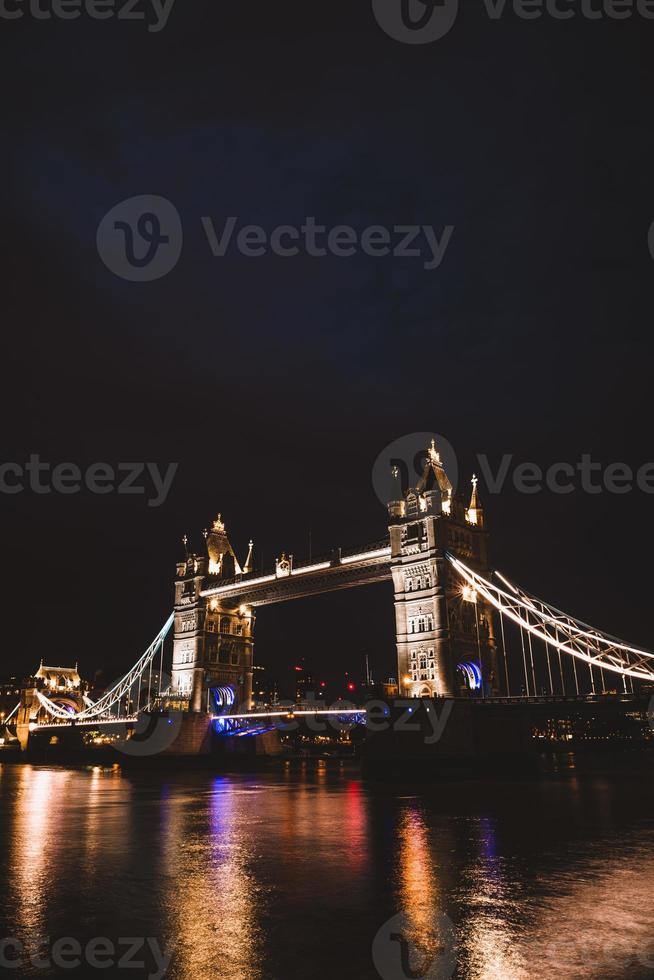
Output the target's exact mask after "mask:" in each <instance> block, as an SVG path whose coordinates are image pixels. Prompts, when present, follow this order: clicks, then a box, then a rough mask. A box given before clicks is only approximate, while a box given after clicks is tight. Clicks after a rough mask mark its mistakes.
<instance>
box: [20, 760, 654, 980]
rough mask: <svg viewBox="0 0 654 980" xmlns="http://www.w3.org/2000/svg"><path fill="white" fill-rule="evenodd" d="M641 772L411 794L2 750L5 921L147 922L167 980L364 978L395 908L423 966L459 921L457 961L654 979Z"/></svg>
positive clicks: (487, 973)
mask: <svg viewBox="0 0 654 980" xmlns="http://www.w3.org/2000/svg"><path fill="white" fill-rule="evenodd" d="M651 784H652V780H651V779H650V777H649V775H646V774H643V773H635V774H634V775H633V776H629V777H621V778H617V777H613V778H611V777H607V776H603V777H601V778H598V777H595V778H593V777H585V778H584V777H581V776H579V775H578V774H574V775H565V776H561V777H558V778H556V779H551V780H543V781H540V782H538V781H534V782H524V783H518V782H508V781H507V782H506V783H496V784H493V783H490V782H486V783H485V782H480V783H477V784H474V783H450V784H443V785H438V786H431V787H423V788H421V789H420V790H419V791H415V790H414V791H411V792H409V793H407V792H406V790H403V791H398V790H394V789H393V788H391V787H383V786H381V787H380V786H377V787H375V786H371V785H369V784H366V783H364V782H362V781H360V779H359V778H358V777H357V776H356V774H355V773H353V772H348V771H347V770H345V769H337V770H333V769H329V768H326V767H324V766H322V767H320V769H318V770H316V769H313V768H312V767H311V766H305V767H304V768H303V769H301V770H299V771H298V770H291V769H287V770H285V771H282V772H280V773H278V774H274V775H273V774H269V775H255V776H216V775H212V774H208V773H200V772H189V773H181V772H176V773H170V774H157V773H131V774H126V773H121V772H120V771H114V772H110V771H98V770H96V771H87V770H59V769H48V768H32V767H27V766H22V767H11V766H4V767H0V822H1V827H2V841H3V847H2V848H1V849H0V872H1V874H2V881H3V902H2V906H1V907H0V916H1V917H2V918H3V920H4V921H3V923H2V935H3V936H19V937H21V938H23V940H24V941H25V942H28V941H29V937H34V936H50V937H53V939H54V938H57V937H62V936H73V937H76V938H78V939H80V941H82V942H84V941H87V940H88V939H89V938H91V937H92V936H99V935H102V936H109V937H113V938H114V939H116V940H117V939H118V938H119V937H121V936H137V935H141V936H144V937H146V936H153V937H157V939H158V940H159V942H160V944H161V946H162V947H166V948H169V949H171V950H172V951H173V953H174V956H173V962H172V965H171V968H170V970H169V974H168V975H169V976H170V977H171V978H175V980H177V978H179V980H181V978H184V980H186V978H189V980H195V978H198V980H199V978H204V977H207V976H211V975H220V976H227V977H230V978H234V980H269V978H274V980H279V978H282V977H284V978H286V977H291V978H295V977H297V978H304V977H308V976H311V977H325V978H327V977H329V978H338V977H357V978H362V977H363V978H366V977H375V976H377V973H376V971H375V969H374V967H373V963H372V957H371V946H372V942H373V938H374V936H375V934H376V933H377V931H378V930H379V929H380V927H381V926H382V924H383V923H384V922H385V921H386V920H388V919H390V918H391V917H393V916H394V915H396V914H397V913H399V912H403V913H404V914H405V922H406V938H407V940H408V941H409V943H410V944H412V948H413V949H414V952H415V951H417V953H418V954H419V959H418V960H417V961H418V962H421V963H425V962H428V961H429V956H430V955H433V954H434V950H435V949H436V946H437V941H436V938H437V937H435V933H434V921H435V919H438V917H439V916H443V915H445V916H448V917H449V918H450V919H451V920H452V922H453V923H454V929H455V936H456V953H457V960H458V967H457V972H456V976H458V977H465V978H471V980H491V978H493V980H494V978H497V980H511V978H515V980H523V978H531V977H547V976H554V975H557V976H560V977H566V978H570V980H591V978H599V980H614V978H619V977H635V978H641V977H642V978H645V977H651V976H654V903H653V902H652V899H651V895H652V891H653V889H654V846H653V845H654V808H653V807H652V804H653V803H654V792H653V789H652V785H651ZM441 938H442V937H441ZM425 956H427V960H425ZM75 972H76V971H71V970H68V971H66V974H67V975H69V974H71V973H75ZM49 973H50V971H47V970H43V969H41V970H39V971H38V973H33V974H30V973H29V969H27V970H26V971H25V972H24V974H21V975H26V976H27V975H38V976H47V975H49ZM123 973H124V971H123ZM51 975H54V974H53V973H52V974H51ZM84 975H85V976H86V975H90V974H89V973H88V971H87V974H84ZM110 975H111V974H110V973H107V972H104V976H110Z"/></svg>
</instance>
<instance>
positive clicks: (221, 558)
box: [172, 514, 254, 711]
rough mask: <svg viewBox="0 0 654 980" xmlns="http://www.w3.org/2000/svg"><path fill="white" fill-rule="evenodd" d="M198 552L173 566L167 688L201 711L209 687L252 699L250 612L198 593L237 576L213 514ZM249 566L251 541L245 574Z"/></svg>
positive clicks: (245, 703)
mask: <svg viewBox="0 0 654 980" xmlns="http://www.w3.org/2000/svg"><path fill="white" fill-rule="evenodd" d="M203 535H204V540H205V549H204V552H203V553H200V554H194V553H191V552H189V551H188V548H187V539H186V537H185V538H184V549H185V558H184V560H183V561H181V562H179V563H178V565H177V579H176V582H175V632H174V639H173V669H172V691H173V693H174V694H178V695H180V696H182V697H185V698H188V699H189V707H190V710H191V711H206V710H207V709H208V708H209V709H212V708H213V706H212V705H210V704H209V689H210V688H212V687H213V688H215V687H223V688H231V690H232V691H233V692H234V700H235V703H237V704H240V705H243V706H246V707H249V706H250V704H251V701H252V653H253V627H254V612H253V610H252V609H251V608H250V607H249V606H246V605H238V606H235V607H234V606H231V605H229V604H228V603H225V602H221V601H220V599H217V598H216V597H215V596H214V597H211V598H207V597H205V596H204V595H203V591H204V590H205V589H206V588H208V587H210V586H211V587H213V588H215V587H216V586H220V585H221V583H223V582H228V581H230V580H232V581H233V580H234V579H235V578H237V577H239V576H241V575H242V574H243V570H242V569H241V566H240V564H239V562H238V559H237V557H236V555H235V553H234V550H233V548H232V546H231V544H230V543H229V539H228V537H227V533H226V531H225V524H224V521H223V520H222V518H221V515H220V514H219V515H218V517H217V518H216V520H215V521H214V522H213V524H212V525H211V529H210V530H205V531H204V532H203ZM251 569H252V543H251V542H250V550H249V552H248V557H247V559H246V562H245V572H246V573H247V572H249V571H251Z"/></svg>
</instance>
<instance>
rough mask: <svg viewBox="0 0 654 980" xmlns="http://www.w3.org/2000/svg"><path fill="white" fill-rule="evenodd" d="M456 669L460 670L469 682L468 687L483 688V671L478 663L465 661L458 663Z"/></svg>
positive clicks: (473, 689) (475, 689)
mask: <svg viewBox="0 0 654 980" xmlns="http://www.w3.org/2000/svg"><path fill="white" fill-rule="evenodd" d="M456 669H457V670H460V671H461V672H462V673H463V674H464V675H465V678H466V681H467V682H468V687H469V688H470V690H471V691H479V690H480V688H481V671H480V669H479V665H478V664H474V663H471V662H470V661H467V660H466V661H464V663H462V664H457V665H456Z"/></svg>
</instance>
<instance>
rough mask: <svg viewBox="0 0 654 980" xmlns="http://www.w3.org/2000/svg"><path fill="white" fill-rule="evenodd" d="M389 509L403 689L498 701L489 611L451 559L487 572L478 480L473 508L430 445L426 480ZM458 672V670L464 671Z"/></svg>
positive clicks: (399, 496) (400, 494)
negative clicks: (491, 697) (454, 486)
mask: <svg viewBox="0 0 654 980" xmlns="http://www.w3.org/2000/svg"><path fill="white" fill-rule="evenodd" d="M394 476H395V481H396V487H397V499H395V500H392V501H391V502H390V503H389V505H388V513H389V531H390V540H391V570H392V576H393V588H394V592H395V628H396V643H397V659H398V682H399V688H400V693H401V695H403V696H405V697H407V696H408V697H433V696H447V697H451V696H454V697H458V696H461V695H465V694H471V693H476V694H480V693H481V692H482V691H483V692H484V693H485V694H487V695H488V694H493V693H494V694H497V693H499V691H498V670H497V650H496V646H495V639H494V634H493V620H492V610H491V608H490V607H489V606H488V605H487V604H486V603H485V602H484V601H483V600H482V598H481V597H480V596H478V595H477V594H476V593H475V592H474V590H472V589H470V588H464V585H463V583H462V582H461V579H460V578H459V576H458V575H457V574H456V572H455V571H454V569H453V567H452V565H451V564H450V563H449V561H448V560H447V557H446V552H448V551H449V552H450V553H452V554H453V555H455V556H456V557H457V558H460V559H461V560H462V561H464V562H465V563H466V564H468V565H469V566H470V567H471V568H474V569H475V570H476V571H479V572H481V573H482V574H484V573H487V572H488V534H487V531H486V529H485V522H484V511H483V507H482V506H481V503H480V500H479V495H478V493H477V480H476V477H473V480H472V494H471V498H470V503H469V505H468V506H466V505H465V503H464V501H462V500H461V499H460V498H459V497H458V496H457V495H456V494H455V493H454V492H453V489H452V484H451V483H450V480H449V479H448V476H447V474H446V472H445V470H444V468H443V465H442V463H441V459H440V455H439V453H438V450H437V448H436V445H435V443H434V440H433V439H432V443H431V447H430V448H429V449H428V450H426V458H425V463H424V468H423V472H422V476H421V477H420V479H419V481H418V484H417V486H416V487H409V488H408V489H407V490H406V491H405V492H403V491H402V488H401V486H400V485H399V474H398V473H397V471H396V472H395V473H394ZM459 665H461V666H459Z"/></svg>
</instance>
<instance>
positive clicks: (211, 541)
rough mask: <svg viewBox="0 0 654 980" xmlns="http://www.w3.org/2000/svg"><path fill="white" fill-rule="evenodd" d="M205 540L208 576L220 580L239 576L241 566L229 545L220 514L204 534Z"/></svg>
mask: <svg viewBox="0 0 654 980" xmlns="http://www.w3.org/2000/svg"><path fill="white" fill-rule="evenodd" d="M205 538H206V542H207V554H208V555H209V574H210V575H220V576H221V578H231V577H232V576H234V575H240V574H241V566H240V565H239V563H238V559H237V557H236V555H235V554H234V549H233V548H232V546H231V544H230V543H229V540H228V538H227V533H226V531H225V522H224V521H223V519H222V516H221V515H220V514H218V517H217V518H216V520H215V521H214V522H213V524H212V525H211V530H210V531H208V532H206V533H205Z"/></svg>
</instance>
